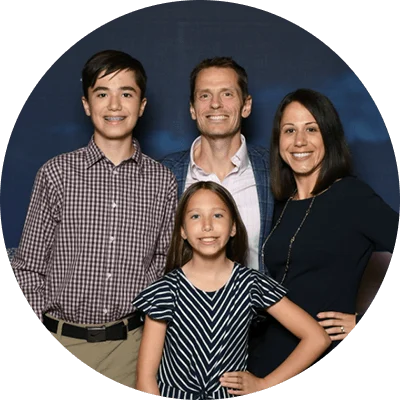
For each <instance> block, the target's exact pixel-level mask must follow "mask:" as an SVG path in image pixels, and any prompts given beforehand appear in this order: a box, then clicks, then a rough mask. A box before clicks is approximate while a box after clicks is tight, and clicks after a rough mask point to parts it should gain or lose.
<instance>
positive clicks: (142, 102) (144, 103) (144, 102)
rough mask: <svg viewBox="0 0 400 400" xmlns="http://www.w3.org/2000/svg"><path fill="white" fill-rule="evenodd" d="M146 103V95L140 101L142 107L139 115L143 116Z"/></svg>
mask: <svg viewBox="0 0 400 400" xmlns="http://www.w3.org/2000/svg"><path fill="white" fill-rule="evenodd" d="M146 104H147V99H146V97H145V98H143V99H142V101H141V103H140V109H139V117H141V116H142V115H143V113H144V109H145V108H146Z"/></svg>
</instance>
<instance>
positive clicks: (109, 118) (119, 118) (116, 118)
mask: <svg viewBox="0 0 400 400" xmlns="http://www.w3.org/2000/svg"><path fill="white" fill-rule="evenodd" d="M105 119H106V120H107V121H122V120H123V119H124V117H105Z"/></svg>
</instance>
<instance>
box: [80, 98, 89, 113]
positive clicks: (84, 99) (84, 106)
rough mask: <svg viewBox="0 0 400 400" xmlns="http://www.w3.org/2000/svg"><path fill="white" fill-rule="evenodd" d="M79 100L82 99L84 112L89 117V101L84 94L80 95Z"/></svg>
mask: <svg viewBox="0 0 400 400" xmlns="http://www.w3.org/2000/svg"><path fill="white" fill-rule="evenodd" d="M81 100H82V105H83V109H84V110H85V114H86V115H87V116H88V117H90V105H89V102H88V101H87V99H86V97H85V96H82V98H81Z"/></svg>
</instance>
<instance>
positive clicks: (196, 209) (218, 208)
mask: <svg viewBox="0 0 400 400" xmlns="http://www.w3.org/2000/svg"><path fill="white" fill-rule="evenodd" d="M198 210H201V209H200V208H192V209H190V210H187V211H186V212H187V213H190V212H194V211H198ZM211 210H212V211H216V210H220V211H225V212H227V210H226V209H225V208H221V207H214V208H212V209H211Z"/></svg>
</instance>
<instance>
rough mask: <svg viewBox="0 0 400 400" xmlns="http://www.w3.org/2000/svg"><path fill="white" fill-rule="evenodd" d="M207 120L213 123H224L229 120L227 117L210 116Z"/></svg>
mask: <svg viewBox="0 0 400 400" xmlns="http://www.w3.org/2000/svg"><path fill="white" fill-rule="evenodd" d="M207 118H208V119H209V120H211V121H224V120H226V119H228V117H227V116H226V115H209V116H207Z"/></svg>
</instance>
